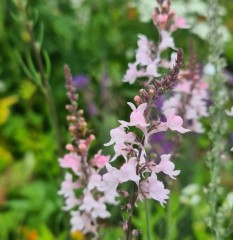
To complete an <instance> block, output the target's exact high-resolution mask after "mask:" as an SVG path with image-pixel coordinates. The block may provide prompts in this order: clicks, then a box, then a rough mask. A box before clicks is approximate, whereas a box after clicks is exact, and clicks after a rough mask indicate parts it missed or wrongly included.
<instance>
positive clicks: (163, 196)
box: [140, 173, 170, 206]
mask: <svg viewBox="0 0 233 240" xmlns="http://www.w3.org/2000/svg"><path fill="white" fill-rule="evenodd" d="M140 186H141V189H142V191H143V192H144V195H146V197H147V198H153V199H154V200H156V201H158V202H159V203H160V204H161V205H162V206H163V204H164V203H166V200H167V199H168V198H169V197H168V194H169V193H170V191H169V190H168V189H165V188H164V185H163V183H162V182H161V181H158V179H157V176H156V174H155V173H152V174H151V176H150V177H149V178H148V180H147V181H146V182H143V183H142V184H140Z"/></svg>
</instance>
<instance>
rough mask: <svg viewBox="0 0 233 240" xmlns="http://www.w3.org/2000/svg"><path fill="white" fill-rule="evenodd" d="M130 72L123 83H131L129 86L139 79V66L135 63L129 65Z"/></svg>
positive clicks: (128, 71) (127, 72)
mask: <svg viewBox="0 0 233 240" xmlns="http://www.w3.org/2000/svg"><path fill="white" fill-rule="evenodd" d="M128 67H129V68H128V70H127V71H126V74H125V76H124V79H123V82H129V84H133V83H135V81H136V79H137V78H138V77H139V72H138V70H137V65H136V64H135V63H129V65H128Z"/></svg>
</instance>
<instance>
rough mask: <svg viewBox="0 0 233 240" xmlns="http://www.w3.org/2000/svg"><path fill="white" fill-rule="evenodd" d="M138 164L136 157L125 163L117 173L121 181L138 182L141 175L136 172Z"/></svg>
mask: <svg viewBox="0 0 233 240" xmlns="http://www.w3.org/2000/svg"><path fill="white" fill-rule="evenodd" d="M136 166H137V161H136V158H130V159H129V161H128V162H126V163H124V164H123V165H122V167H121V168H120V171H119V172H118V174H117V176H118V179H119V181H120V182H121V183H124V182H128V181H134V182H135V183H137V184H138V182H139V180H140V176H138V175H137V173H136Z"/></svg>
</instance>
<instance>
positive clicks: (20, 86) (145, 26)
mask: <svg viewBox="0 0 233 240" xmlns="http://www.w3.org/2000/svg"><path fill="white" fill-rule="evenodd" d="M75 2H76V4H75ZM127 2H128V1H125V0H117V1H112V0H109V1H106V0H98V1H96V0H88V1H80V3H79V1H65V0H50V1H47V0H33V1H30V0H28V1H25V0H11V1H8V0H2V1H0V52H1V54H0V132H1V133H0V239H1V240H11V239H17V240H24V239H25V238H26V239H27V237H26V235H27V234H28V233H30V232H33V234H35V235H36V236H37V239H36V240H52V239H58V240H67V239H70V238H71V237H70V235H69V227H70V226H69V219H68V215H67V214H66V213H64V212H63V211H62V210H61V207H62V205H63V202H62V199H61V198H60V197H59V196H58V195H57V191H58V190H59V187H60V186H59V185H60V182H61V179H62V175H63V173H62V171H61V170H60V168H59V166H58V158H59V157H61V154H62V153H64V152H65V144H66V142H67V139H68V133H67V130H66V129H67V124H66V121H65V119H66V114H67V112H66V110H65V105H66V103H67V100H66V95H65V94H66V93H65V91H66V90H65V87H64V76H63V65H64V64H65V63H67V64H69V65H70V68H71V69H72V72H73V74H74V76H77V75H79V74H85V75H87V76H88V77H89V79H90V83H89V85H88V86H87V87H85V88H84V89H80V107H81V108H83V109H84V110H85V112H86V115H87V119H88V122H89V125H90V128H91V129H92V131H93V132H94V133H95V134H96V135H97V136H98V139H97V140H96V141H95V143H94V146H93V147H92V149H91V151H92V152H93V153H95V150H96V149H98V148H103V152H104V153H106V154H110V153H111V149H110V150H109V148H108V149H105V148H104V146H103V144H104V143H106V142H108V141H109V139H110V136H109V130H110V129H112V128H114V127H116V126H117V121H118V119H125V120H128V115H129V111H130V109H129V107H126V105H125V102H126V101H132V98H133V97H134V96H135V94H136V92H137V90H138V88H139V86H131V85H130V86H129V85H127V84H122V81H121V80H122V78H123V75H124V72H125V70H126V68H127V64H128V62H131V61H133V59H132V58H133V56H134V51H135V48H136V44H137V40H136V36H137V34H138V33H143V34H146V35H148V36H149V37H150V38H155V39H156V38H157V33H156V30H155V29H154V27H153V25H152V24H151V23H142V22H140V21H139V18H138V12H137V10H136V9H135V8H134V7H133V4H132V5H131V7H129V6H128V5H127ZM132 2H133V1H132ZM135 2H136V1H135ZM223 2H224V3H225V5H226V8H228V7H229V9H232V4H231V3H229V1H225V0H223ZM19 4H21V7H20V5H19ZM20 9H21V10H20ZM231 15H232V14H231V11H230V10H229V13H227V14H226V17H225V19H224V22H225V23H226V25H227V26H228V27H229V28H230V29H233V28H232V26H233V24H232V19H231V18H232V16H231ZM200 21H204V19H201V20H200ZM28 25H29V28H30V31H29V30H28V28H27V27H28ZM30 33H32V34H33V37H34V41H32V36H31V35H30ZM189 37H192V38H194V39H195V42H196V46H197V47H196V49H197V55H198V56H200V58H201V59H200V60H201V62H206V53H207V49H206V48H205V47H203V46H206V45H207V43H205V42H203V40H200V39H199V38H198V37H197V36H193V35H190V33H189V32H188V31H187V32H186V33H183V32H179V31H178V32H177V34H176V39H177V40H176V43H177V45H179V47H183V48H184V52H185V53H186V52H187V51H185V50H187V49H188V38H189ZM32 43H34V46H33V44H32ZM232 49H233V46H232V42H229V43H228V44H227V51H226V57H227V60H228V61H229V69H231V70H232V69H233V66H232V63H233V57H232V56H233V54H231V53H232V51H233V50H232ZM35 50H36V51H35ZM35 52H36V53H37V54H39V55H40V58H41V60H42V63H43V65H44V78H46V80H47V81H48V84H49V85H50V86H51V92H50V93H49V94H50V95H51V96H52V97H53V99H54V101H55V105H56V108H57V115H58V120H59V131H60V134H61V136H62V138H61V144H62V147H61V148H57V137H55V130H56V128H54V122H53V121H52V120H51V108H49V104H48V89H46V84H45V82H46V81H44V79H43V77H42V75H41V71H40V67H39V65H38V60H37V57H36V54H35ZM186 55H187V54H186ZM229 88H230V90H232V87H229ZM46 91H47V93H46ZM89 95H91V96H92V99H93V101H92V102H91V103H92V104H93V103H94V104H95V105H96V107H97V113H96V114H95V115H92V114H91V113H90V112H88V109H89V108H90V103H88V102H87V101H86V100H87V99H89ZM231 105H232V104H231ZM229 106H230V105H229ZM203 122H204V125H205V127H206V129H207V130H209V128H210V121H209V120H203ZM232 126H233V124H232V122H231V126H230V129H232ZM229 145H230V144H229ZM209 147H210V139H209V137H208V136H207V135H202V136H201V137H198V136H193V137H190V138H189V139H187V140H185V142H184V145H183V146H182V148H181V150H180V152H181V153H182V154H181V155H180V156H178V157H177V160H176V163H177V166H178V167H177V168H178V169H182V173H181V175H180V176H179V177H178V179H177V186H175V187H174V189H173V190H172V195H171V200H170V203H169V207H168V208H166V209H168V210H166V209H164V208H162V207H160V206H158V205H157V203H154V202H152V201H150V203H149V205H150V215H151V219H150V229H151V233H152V239H153V240H154V239H200V240H202V239H210V237H209V236H210V234H209V232H208V230H207V229H206V227H205V226H204V225H203V219H204V218H205V217H206V216H207V215H208V211H206V210H205V209H206V205H205V203H204V202H203V201H201V202H200V203H199V204H197V205H195V206H188V205H185V204H182V203H180V198H179V196H180V194H181V189H182V188H184V187H186V186H187V185H189V184H190V183H192V182H195V183H198V184H199V185H200V186H203V185H206V183H207V182H208V180H209V176H208V175H207V174H206V168H205V165H204V163H203V158H204V152H205V151H206V149H208V148H209ZM197 149H199V150H197ZM57 150H60V154H58V151H57ZM190 163H191V164H190ZM194 165H195V167H194ZM227 166H229V167H228V168H225V169H224V174H223V175H224V181H225V182H224V187H226V188H227V189H230V188H231V181H232V171H233V167H232V166H231V165H230V164H229V165H227ZM200 195H201V194H200ZM201 196H202V195H201ZM202 198H203V196H202ZM221 201H224V199H221ZM203 209H204V210H205V211H203ZM111 211H112V212H113V216H114V218H113V219H112V220H111V226H108V225H107V226H106V229H107V231H106V229H105V228H104V229H102V230H101V231H102V232H101V234H102V236H103V238H102V239H104V240H115V239H118V238H119V239H120V238H124V236H123V235H122V234H123V233H122V230H121V227H119V225H120V223H121V222H122V219H121V217H120V212H119V211H118V209H117V208H113V209H111ZM168 220H169V221H168ZM168 222H169V224H168ZM133 224H134V227H137V228H139V229H141V230H142V231H143V232H146V215H145V207H144V204H141V203H140V204H139V205H138V207H137V209H136V212H135V218H134V222H133ZM166 224H167V225H166ZM164 226H166V227H164ZM145 236H146V235H143V237H142V239H146V238H145ZM27 240H28V239H27Z"/></svg>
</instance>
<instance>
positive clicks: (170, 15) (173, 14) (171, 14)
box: [168, 10, 176, 19]
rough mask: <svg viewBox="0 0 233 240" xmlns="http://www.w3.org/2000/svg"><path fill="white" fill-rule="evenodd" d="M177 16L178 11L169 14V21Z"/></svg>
mask: <svg viewBox="0 0 233 240" xmlns="http://www.w3.org/2000/svg"><path fill="white" fill-rule="evenodd" d="M175 15H176V11H174V10H172V11H171V12H170V13H169V14H168V19H172V18H173V17H174V16H175Z"/></svg>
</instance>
